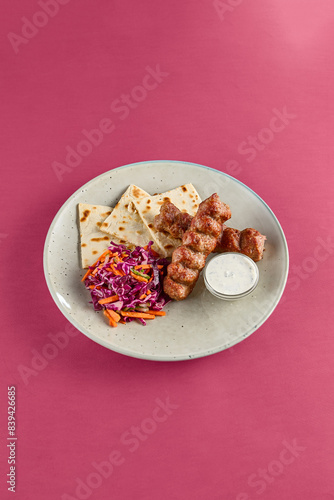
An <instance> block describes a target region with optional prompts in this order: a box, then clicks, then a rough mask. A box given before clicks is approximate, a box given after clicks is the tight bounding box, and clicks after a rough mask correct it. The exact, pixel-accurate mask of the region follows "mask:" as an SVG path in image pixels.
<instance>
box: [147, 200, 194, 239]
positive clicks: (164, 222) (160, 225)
mask: <svg viewBox="0 0 334 500" xmlns="http://www.w3.org/2000/svg"><path fill="white" fill-rule="evenodd" d="M191 220H192V216H191V215H189V214H188V213H186V212H181V211H180V210H179V209H178V208H177V207H176V206H175V205H173V203H171V202H170V201H165V202H164V203H163V204H162V206H161V208H160V213H159V215H156V216H155V220H154V226H155V228H156V229H157V230H158V231H165V232H167V233H169V234H170V235H171V236H173V237H174V238H179V239H182V236H183V233H185V232H186V231H187V229H188V227H189V226H190V223H191Z"/></svg>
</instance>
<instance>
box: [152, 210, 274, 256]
mask: <svg viewBox="0 0 334 500" xmlns="http://www.w3.org/2000/svg"><path fill="white" fill-rule="evenodd" d="M227 215H228V214H227V213H226V214H225V216H227ZM228 218H229V217H227V218H226V220H227V219H228ZM192 221H194V218H193V217H191V215H189V214H187V213H184V212H181V211H180V210H179V209H178V208H177V207H176V206H175V205H173V203H171V202H169V201H166V202H165V203H164V204H163V205H162V206H161V209H160V214H159V215H157V216H156V217H155V222H154V225H155V227H156V229H157V230H158V231H165V232H167V233H169V234H171V235H172V236H174V237H175V238H180V239H181V238H182V236H183V234H184V233H185V232H186V231H187V230H189V229H190V225H191V223H192ZM218 227H220V226H217V222H216V221H215V220H214V219H213V218H212V217H210V216H208V215H206V216H204V217H201V218H199V219H197V220H196V221H195V222H194V225H193V229H194V230H196V231H198V232H203V233H205V234H207V233H208V231H211V234H212V235H215V236H216V235H217V231H218ZM187 238H188V239H187V244H189V246H190V247H191V248H193V249H194V250H195V251H205V248H206V244H205V242H204V241H200V242H199V241H198V236H195V235H193V234H191V235H188V237H187ZM217 240H218V241H217V245H216V247H215V249H214V250H213V251H214V252H219V253H222V252H239V253H243V254H245V255H247V256H248V257H250V258H251V259H253V260H254V261H255V262H258V261H259V260H261V259H262V257H263V252H264V243H265V240H266V237H265V236H264V235H263V234H261V233H260V232H259V231H257V230H256V229H253V228H246V229H243V230H242V231H239V230H238V229H234V228H232V227H226V226H224V225H223V227H222V229H220V233H219V234H218V235H217ZM177 250H178V249H177ZM175 252H176V250H175ZM175 252H174V253H175ZM188 260H189V259H188Z"/></svg>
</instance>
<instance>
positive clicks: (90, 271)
mask: <svg viewBox="0 0 334 500" xmlns="http://www.w3.org/2000/svg"><path fill="white" fill-rule="evenodd" d="M109 252H110V250H105V252H103V254H102V255H100V257H99V258H98V259H97V261H96V262H94V264H93V265H92V266H90V267H89V269H88V271H87V272H86V274H85V276H84V277H83V278H82V280H81V281H85V279H86V278H88V276H89V275H90V274H92V273H93V274H96V272H97V271H96V270H95V269H93V268H94V267H96V264H97V263H98V262H99V261H101V262H103V261H104V259H105V257H106V255H107V254H108V253H109ZM112 255H113V254H112ZM94 271H95V273H94Z"/></svg>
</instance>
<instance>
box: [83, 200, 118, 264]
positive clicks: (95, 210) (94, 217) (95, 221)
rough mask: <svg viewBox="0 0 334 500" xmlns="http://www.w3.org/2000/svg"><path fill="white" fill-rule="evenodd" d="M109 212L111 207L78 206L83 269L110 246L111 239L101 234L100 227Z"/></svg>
mask: <svg viewBox="0 0 334 500" xmlns="http://www.w3.org/2000/svg"><path fill="white" fill-rule="evenodd" d="M111 212H112V208H111V207H106V206H103V205H89V204H88V203H79V205H78V213H79V227H80V247H81V265H82V267H83V268H84V269H85V268H87V267H89V266H92V265H93V264H94V262H96V260H97V259H98V257H99V256H100V255H101V254H102V253H103V252H104V251H105V250H106V249H107V248H108V246H109V244H110V241H111V239H112V238H111V237H110V236H107V235H106V234H105V233H103V232H102V231H101V230H100V226H101V225H102V223H103V221H104V220H105V218H106V217H108V216H109V215H110V214H111ZM113 241H114V243H117V244H119V243H125V242H124V241H123V242H121V241H120V240H119V239H116V238H114V239H113Z"/></svg>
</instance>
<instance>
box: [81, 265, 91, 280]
mask: <svg viewBox="0 0 334 500" xmlns="http://www.w3.org/2000/svg"><path fill="white" fill-rule="evenodd" d="M91 272H92V269H91V268H89V269H88V271H87V272H86V274H85V276H84V277H83V278H82V280H81V281H85V279H86V278H88V276H89V275H90V274H91Z"/></svg>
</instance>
